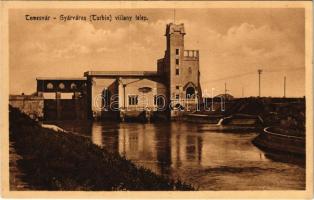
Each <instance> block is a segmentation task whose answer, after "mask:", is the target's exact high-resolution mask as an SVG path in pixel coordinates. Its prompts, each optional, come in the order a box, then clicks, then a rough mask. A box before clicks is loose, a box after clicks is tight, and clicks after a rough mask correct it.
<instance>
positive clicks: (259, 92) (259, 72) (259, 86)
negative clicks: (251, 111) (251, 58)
mask: <svg viewBox="0 0 314 200" xmlns="http://www.w3.org/2000/svg"><path fill="white" fill-rule="evenodd" d="M262 71H263V70H261V69H259V70H257V72H258V97H261V74H262Z"/></svg>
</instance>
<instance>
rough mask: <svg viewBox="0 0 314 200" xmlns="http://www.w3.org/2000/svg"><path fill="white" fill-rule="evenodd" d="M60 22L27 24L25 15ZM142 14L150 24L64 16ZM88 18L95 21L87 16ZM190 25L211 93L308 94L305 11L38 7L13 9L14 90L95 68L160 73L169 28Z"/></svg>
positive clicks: (188, 42) (190, 44)
mask: <svg viewBox="0 0 314 200" xmlns="http://www.w3.org/2000/svg"><path fill="white" fill-rule="evenodd" d="M26 14H28V15H31V16H42V15H50V16H54V17H56V20H49V21H27V20H25V15H26ZM91 14H97V15H100V14H103V15H107V16H108V15H112V17H114V16H116V15H130V16H133V18H134V16H135V15H139V14H140V15H142V16H147V17H148V20H147V21H135V20H132V21H131V22H127V21H115V20H113V21H111V22H109V21H93V22H90V21H67V22H62V21H60V20H59V16H60V15H80V16H87V18H88V17H89V15H91ZM87 20H88V19H87ZM174 21H175V23H177V24H178V23H184V26H185V31H186V35H185V49H191V50H192V49H198V50H199V52H200V73H201V87H202V90H203V94H205V95H206V94H207V95H211V91H212V88H214V90H215V93H217V94H218V93H223V92H224V87H225V83H226V85H227V90H228V93H230V94H231V95H233V96H235V97H241V96H242V95H243V96H257V95H258V73H257V70H258V69H262V70H263V72H262V74H261V95H262V96H273V97H282V96H283V82H284V81H283V80H284V76H286V80H287V89H286V94H287V96H288V97H301V96H304V95H305V38H304V35H305V29H304V9H301V8H299V9H296V8H272V9H270V8H256V9H252V8H230V9H229V8H228V9H226V8H206V9H205V8H204V9H176V12H175V18H174V11H173V9H107V10H106V9H76V10H74V9H72V10H70V9H45V10H44V9H36V10H35V9H33V10H26V9H25V10H24V9H19V10H17V9H16V10H11V11H10V13H9V76H10V77H9V79H10V94H21V93H22V92H23V93H25V94H31V93H33V92H35V91H36V77H82V76H83V73H84V72H85V71H88V70H114V71H120V70H136V71H140V70H143V71H155V70H156V69H157V67H156V65H157V59H159V58H162V57H163V55H164V51H165V48H166V40H165V36H164V34H165V28H166V24H167V23H170V22H174Z"/></svg>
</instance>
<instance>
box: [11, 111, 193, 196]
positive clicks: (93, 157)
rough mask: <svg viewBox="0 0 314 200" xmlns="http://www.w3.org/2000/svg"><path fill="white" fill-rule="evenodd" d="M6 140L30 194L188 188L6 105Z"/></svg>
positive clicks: (190, 188) (188, 187)
mask: <svg viewBox="0 0 314 200" xmlns="http://www.w3.org/2000/svg"><path fill="white" fill-rule="evenodd" d="M9 137H10V142H12V143H13V144H14V148H15V149H16V152H17V153H18V154H19V155H21V156H22V159H21V160H19V162H18V167H19V168H20V169H21V171H23V173H25V176H24V177H22V179H23V180H24V181H25V182H27V183H28V184H29V186H30V187H31V189H34V190H94V191H99V190H137V191H139V190H193V187H192V186H190V185H187V184H184V183H182V182H180V181H172V180H169V179H167V178H165V177H163V176H160V175H156V174H154V173H152V172H151V171H149V170H147V169H144V168H137V167H136V166H135V165H134V164H133V163H131V162H130V161H128V160H126V159H125V158H123V157H121V156H120V155H119V154H113V153H109V152H107V151H106V150H104V149H101V148H100V147H98V146H96V145H94V144H92V142H91V141H90V140H89V139H87V138H83V137H80V136H76V135H73V134H70V133H60V132H55V131H53V130H50V129H44V128H42V127H41V126H40V125H39V124H37V123H36V122H35V121H33V120H31V119H30V118H29V117H28V116H26V115H25V114H23V113H21V112H20V111H18V110H17V109H14V108H11V107H10V135H9Z"/></svg>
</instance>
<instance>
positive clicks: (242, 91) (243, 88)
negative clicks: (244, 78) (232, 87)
mask: <svg viewBox="0 0 314 200" xmlns="http://www.w3.org/2000/svg"><path fill="white" fill-rule="evenodd" d="M242 98H244V87H243V86H242Z"/></svg>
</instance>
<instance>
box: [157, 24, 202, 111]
mask: <svg viewBox="0 0 314 200" xmlns="http://www.w3.org/2000/svg"><path fill="white" fill-rule="evenodd" d="M165 36H166V41H167V49H166V51H165V56H164V58H162V59H159V60H158V63H157V71H158V73H159V74H161V75H162V76H163V77H164V82H165V84H166V86H167V88H168V93H167V94H168V97H167V99H168V100H170V101H171V104H172V105H174V106H175V105H177V106H178V104H180V105H181V106H183V107H184V108H187V109H185V111H193V110H195V107H196V104H197V103H198V101H199V99H198V98H197V96H199V97H200V98H201V96H200V95H201V89H200V83H199V76H200V73H199V51H198V50H185V48H184V36H185V30H184V24H178V25H177V24H173V23H170V24H167V26H166V34H165ZM169 103H170V102H169ZM177 114H178V112H173V111H172V112H171V116H172V117H174V116H176V115H177Z"/></svg>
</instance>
